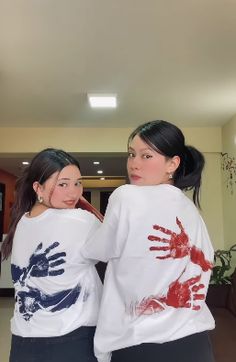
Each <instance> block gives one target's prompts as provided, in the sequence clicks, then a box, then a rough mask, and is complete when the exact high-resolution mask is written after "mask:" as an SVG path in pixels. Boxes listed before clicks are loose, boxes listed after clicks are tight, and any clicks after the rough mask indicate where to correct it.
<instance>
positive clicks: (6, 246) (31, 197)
mask: <svg viewBox="0 0 236 362" xmlns="http://www.w3.org/2000/svg"><path fill="white" fill-rule="evenodd" d="M68 165H75V166H76V167H78V169H80V166H79V162H78V161H77V160H76V159H75V158H74V157H73V156H71V155H70V154H68V153H67V152H65V151H63V150H58V149H54V148H46V149H45V150H43V151H41V152H39V153H38V154H37V155H36V156H35V157H34V158H33V160H32V161H31V163H30V165H29V166H28V167H27V168H26V169H24V171H23V173H22V175H21V176H20V177H19V179H18V180H17V182H16V189H15V201H14V204H13V207H12V210H11V222H10V226H9V231H8V234H7V236H6V238H5V240H4V241H3V244H2V248H1V253H2V260H4V259H7V258H8V257H9V255H10V254H11V250H12V243H13V238H14V234H15V230H16V226H17V224H18V222H19V220H20V219H21V217H22V216H23V215H24V214H25V213H26V212H28V211H30V210H31V209H32V207H33V206H34V204H35V202H36V198H37V196H36V193H35V192H34V190H33V183H34V182H35V181H37V182H39V183H40V184H41V185H42V184H44V182H45V181H47V180H48V179H49V177H50V176H51V175H52V174H53V173H55V172H60V171H61V170H62V169H63V168H64V167H66V166H68Z"/></svg>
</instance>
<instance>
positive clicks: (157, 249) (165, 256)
mask: <svg viewBox="0 0 236 362" xmlns="http://www.w3.org/2000/svg"><path fill="white" fill-rule="evenodd" d="M149 250H150V251H168V250H170V247H169V246H151V247H150V248H149ZM170 257H171V254H170V253H168V254H166V255H161V256H156V259H168V258H170Z"/></svg>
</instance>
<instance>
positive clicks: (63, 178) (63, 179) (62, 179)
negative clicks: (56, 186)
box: [57, 176, 82, 181]
mask: <svg viewBox="0 0 236 362" xmlns="http://www.w3.org/2000/svg"><path fill="white" fill-rule="evenodd" d="M70 180H71V178H69V177H61V178H58V179H57V181H70ZM76 180H82V176H81V177H78V178H77V179H76Z"/></svg>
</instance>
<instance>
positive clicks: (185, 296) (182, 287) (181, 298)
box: [132, 275, 205, 315]
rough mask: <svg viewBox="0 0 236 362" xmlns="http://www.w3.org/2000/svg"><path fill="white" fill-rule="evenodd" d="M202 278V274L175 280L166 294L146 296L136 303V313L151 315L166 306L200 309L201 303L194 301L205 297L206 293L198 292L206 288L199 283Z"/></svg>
mask: <svg viewBox="0 0 236 362" xmlns="http://www.w3.org/2000/svg"><path fill="white" fill-rule="evenodd" d="M200 278H201V275H198V276H196V277H193V278H190V279H188V280H186V281H185V282H183V283H181V282H180V281H179V280H175V281H174V282H173V283H171V284H170V286H169V289H168V292H167V294H166V296H164V297H161V296H150V297H147V298H144V299H143V300H142V301H141V302H140V303H136V305H135V308H134V312H135V314H136V315H151V314H154V313H160V312H161V311H163V310H164V309H165V308H166V306H169V307H173V308H191V309H192V310H199V309H200V308H201V307H200V305H197V304H194V303H193V301H195V300H204V299H205V294H199V293H197V292H198V291H199V290H200V289H202V288H204V284H197V283H198V282H199V281H200ZM132 309H133V308H132Z"/></svg>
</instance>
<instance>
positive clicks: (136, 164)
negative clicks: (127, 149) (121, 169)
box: [130, 157, 140, 170]
mask: <svg viewBox="0 0 236 362" xmlns="http://www.w3.org/2000/svg"><path fill="white" fill-rule="evenodd" d="M130 168H131V169H132V170H137V169H139V168H140V163H139V161H138V159H137V158H136V157H134V158H132V160H130Z"/></svg>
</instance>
